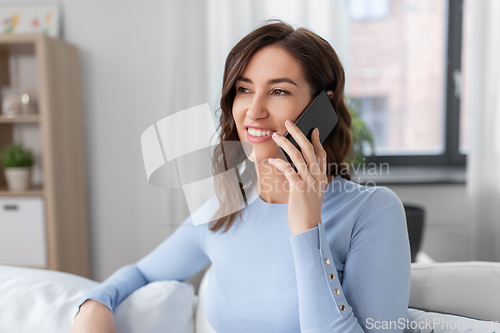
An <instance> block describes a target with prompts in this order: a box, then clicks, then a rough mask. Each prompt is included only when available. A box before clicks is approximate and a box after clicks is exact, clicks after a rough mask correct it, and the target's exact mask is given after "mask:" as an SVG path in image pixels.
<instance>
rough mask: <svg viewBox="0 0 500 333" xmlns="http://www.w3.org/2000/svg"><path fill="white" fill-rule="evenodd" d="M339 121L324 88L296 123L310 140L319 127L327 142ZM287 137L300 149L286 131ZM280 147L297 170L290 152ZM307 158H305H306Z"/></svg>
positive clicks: (320, 136)
mask: <svg viewBox="0 0 500 333" xmlns="http://www.w3.org/2000/svg"><path fill="white" fill-rule="evenodd" d="M338 122H339V119H338V117H337V112H335V109H334V108H333V105H332V103H331V102H330V99H329V98H328V94H327V93H326V90H323V91H322V92H320V93H319V95H318V96H316V98H314V99H313V100H312V102H311V103H310V104H309V105H308V106H307V107H306V108H305V109H304V111H302V113H301V114H300V115H299V117H298V118H297V120H296V121H295V125H296V126H297V127H298V128H299V129H300V130H301V131H302V133H304V135H305V136H306V137H307V139H308V140H309V141H311V142H312V140H311V135H312V132H313V130H314V129H315V128H316V127H317V128H318V129H319V138H320V141H321V143H323V142H325V140H326V138H327V137H328V136H329V135H330V133H331V132H332V131H333V130H334V129H335V127H336V126H337V124H338ZM283 136H284V137H285V138H287V139H288V140H290V142H291V143H292V144H293V145H294V146H295V147H296V148H297V149H298V150H299V151H300V152H302V151H301V149H300V146H299V144H298V143H297V142H296V141H295V140H294V138H293V137H292V135H291V134H290V133H288V132H286V133H285V134H284V135H283ZM278 148H279V150H280V152H281V155H282V156H283V158H284V159H285V160H286V161H288V163H290V165H291V166H292V168H293V169H294V170H295V172H297V168H296V167H295V165H294V164H293V162H292V159H291V158H290V156H288V154H287V153H286V152H285V151H284V150H283V149H282V148H281V147H280V146H279V145H278ZM304 160H305V159H304Z"/></svg>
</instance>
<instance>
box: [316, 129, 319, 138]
mask: <svg viewBox="0 0 500 333" xmlns="http://www.w3.org/2000/svg"><path fill="white" fill-rule="evenodd" d="M316 134H317V135H318V138H319V128H317V127H316Z"/></svg>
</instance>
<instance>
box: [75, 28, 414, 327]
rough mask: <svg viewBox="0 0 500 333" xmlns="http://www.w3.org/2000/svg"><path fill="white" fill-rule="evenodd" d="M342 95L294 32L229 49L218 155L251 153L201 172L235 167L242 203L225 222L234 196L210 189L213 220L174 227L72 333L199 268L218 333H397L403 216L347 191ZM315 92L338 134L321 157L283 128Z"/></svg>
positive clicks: (332, 56)
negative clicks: (240, 169)
mask: <svg viewBox="0 0 500 333" xmlns="http://www.w3.org/2000/svg"><path fill="white" fill-rule="evenodd" d="M344 82H345V78H344V71H343V68H342V65H341V63H340V61H339V59H338V57H337V55H336V53H335V51H334V50H333V48H332V47H331V46H330V45H329V44H328V42H326V41H325V40H324V39H322V38H321V37H319V36H317V35H316V34H314V33H312V32H311V31H309V30H307V29H302V28H301V29H297V30H294V29H293V28H292V27H291V26H289V25H287V24H285V23H283V22H281V21H270V22H266V24H264V25H262V26H261V27H259V28H257V29H256V30H254V31H252V32H251V33H250V34H248V35H247V36H246V37H244V38H243V39H242V40H241V41H240V42H239V43H238V44H237V45H235V46H234V48H233V49H232V50H231V52H230V53H229V55H228V58H227V60H226V66H225V70H224V81H223V91H222V99H221V111H222V114H221V117H220V128H221V134H220V141H221V142H222V143H224V142H228V141H235V140H240V141H241V142H244V143H247V144H250V145H251V147H252V148H253V151H252V153H251V154H250V156H248V159H247V156H246V155H245V153H243V151H242V150H241V149H240V150H238V149H231V148H230V147H229V146H228V148H227V149H226V150H225V151H222V150H219V151H216V153H215V154H214V158H213V167H214V172H215V174H219V173H220V171H222V170H224V166H227V163H229V164H231V163H234V165H239V164H240V163H242V162H244V163H245V171H244V173H243V175H242V178H243V179H251V180H250V181H249V182H248V183H247V184H244V187H245V186H246V188H245V191H243V192H246V193H250V196H249V199H250V198H253V199H254V200H249V201H250V202H249V204H248V206H247V207H245V208H244V209H242V210H239V211H238V212H237V213H238V214H237V213H232V214H226V213H225V212H234V211H235V210H231V206H233V207H234V205H238V203H237V202H238V200H237V199H236V198H237V197H239V195H241V193H242V192H241V191H240V188H239V187H235V186H230V185H231V184H229V183H228V180H227V179H226V180H225V179H221V178H217V177H215V179H216V183H215V187H216V189H217V200H218V201H219V203H221V204H220V206H219V211H218V216H219V217H218V218H216V219H214V217H215V216H216V215H217V214H216V215H214V216H212V222H211V223H209V224H208V225H207V224H205V225H201V226H196V227H194V226H193V222H192V220H191V217H188V218H187V219H186V220H185V221H184V222H183V225H182V226H190V227H180V228H178V229H177V230H176V231H175V232H174V233H173V234H172V235H171V236H170V237H169V238H168V239H167V240H165V241H164V242H163V243H162V244H160V245H159V246H158V247H157V248H156V249H155V250H154V251H152V252H151V253H150V254H148V255H147V256H146V257H144V258H143V259H141V260H140V261H138V262H137V263H135V264H131V265H127V266H125V267H122V268H121V269H120V270H118V271H117V272H115V273H114V274H113V275H112V276H111V277H109V278H108V279H107V280H106V281H104V282H103V283H102V284H101V285H99V286H98V287H96V288H95V289H93V290H91V291H89V292H87V293H86V294H85V295H83V296H82V297H80V298H79V300H78V309H79V313H78V314H77V316H76V317H75V322H74V326H73V331H74V332H84V331H86V329H87V330H88V331H92V332H99V329H100V330H102V331H106V329H108V330H113V328H114V326H113V317H112V311H113V309H114V308H115V307H116V306H117V305H118V304H119V303H120V302H121V301H122V300H123V299H124V298H125V297H127V296H128V295H129V294H130V293H132V292H133V291H134V290H136V289H138V288H140V287H142V286H144V285H145V284H147V283H149V282H152V281H157V280H178V281H185V280H187V279H188V278H190V277H191V276H193V275H195V274H196V273H197V272H199V271H200V270H201V269H203V268H204V267H205V266H206V265H207V264H209V263H211V264H212V269H211V270H210V283H209V285H208V287H207V292H206V295H205V299H206V301H205V309H206V313H207V318H208V320H209V322H210V324H211V325H212V327H213V328H214V329H215V330H216V331H217V332H219V333H223V332H306V331H307V332H342V333H346V332H376V331H377V332H380V331H384V332H402V331H403V327H402V326H401V324H402V323H404V322H405V320H406V312H407V307H408V298H409V286H410V284H409V279H410V249H409V242H408V234H407V229H406V222H405V215H404V210H403V206H402V204H401V201H400V200H399V199H398V197H397V196H396V195H395V194H394V193H393V192H392V191H390V190H389V189H387V188H386V187H365V186H361V185H359V184H356V183H354V182H351V181H350V176H349V170H348V166H347V165H346V164H345V163H344V162H345V159H346V157H347V155H348V153H349V150H350V146H351V141H350V136H349V127H350V125H351V118H350V115H349V112H348V109H347V107H346V104H345V98H344ZM323 90H326V91H327V93H328V96H329V97H330V100H331V103H332V105H333V106H334V108H335V110H336V112H337V115H338V118H339V123H338V125H337V127H336V128H335V130H334V131H333V132H332V133H331V134H330V135H329V136H328V138H327V139H326V141H325V142H324V143H323V145H322V144H321V143H320V141H319V138H318V136H317V133H313V134H316V135H312V142H310V141H309V140H308V139H307V138H306V137H305V136H304V134H302V132H301V131H300V130H298V128H297V127H296V126H295V125H294V124H293V122H294V121H295V120H296V119H297V117H298V116H299V115H300V113H301V112H302V111H303V110H304V109H305V108H306V107H307V105H308V104H309V103H310V102H311V101H312V100H313V98H314V97H315V96H317V95H318V94H319V92H321V91H323ZM287 120H288V121H289V122H287ZM287 131H288V132H289V133H291V135H292V136H293V137H294V139H295V140H296V141H297V142H298V143H299V145H300V147H301V150H302V153H303V156H304V157H302V155H301V154H300V152H299V151H298V150H297V149H296V148H295V147H294V146H293V145H292V144H291V143H290V142H289V141H288V140H287V139H286V138H284V137H283V134H284V133H286V132H287ZM243 145H244V144H243ZM278 145H279V146H280V147H282V148H283V150H285V151H286V152H287V154H288V155H290V156H291V157H292V159H293V162H294V164H295V166H296V167H297V172H295V171H294V170H293V168H292V167H291V166H290V164H288V163H287V162H285V161H284V160H283V159H282V158H281V153H280V151H279V149H278ZM223 147H224V145H223ZM233 147H234V146H233ZM332 166H334V167H333V168H332ZM248 175H254V176H256V177H247V176H248ZM255 180H256V181H255ZM233 185H234V184H233ZM236 185H239V184H236ZM200 209H201V210H203V209H204V207H202V208H200ZM175 254H177V255H175ZM110 295H116V296H114V297H113V296H110ZM78 309H76V310H78ZM110 310H111V311H110ZM75 312H76V311H75ZM381 327H383V330H379V328H381Z"/></svg>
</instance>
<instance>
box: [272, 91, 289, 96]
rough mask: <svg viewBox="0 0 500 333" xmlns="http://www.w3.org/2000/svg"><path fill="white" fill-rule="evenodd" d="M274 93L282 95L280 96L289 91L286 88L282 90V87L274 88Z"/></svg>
mask: <svg viewBox="0 0 500 333" xmlns="http://www.w3.org/2000/svg"><path fill="white" fill-rule="evenodd" d="M273 93H276V94H275V95H280V96H282V95H287V94H288V91H286V90H282V89H274V90H273Z"/></svg>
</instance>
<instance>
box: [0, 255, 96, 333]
mask: <svg viewBox="0 0 500 333" xmlns="http://www.w3.org/2000/svg"><path fill="white" fill-rule="evenodd" d="M97 284H98V283H97V282H95V281H91V280H88V279H85V278H83V277H80V276H77V275H73V274H67V273H62V272H54V271H48V270H42V269H34V268H21V267H11V266H2V265H0V331H1V332H16V333H24V332H26V333H28V332H29V333H32V332H54V333H58V332H66V333H67V332H69V331H70V330H71V326H72V325H73V309H74V306H75V305H76V299H77V298H78V297H79V296H80V295H82V294H83V293H84V292H85V291H86V290H88V289H90V288H92V287H94V286H96V285H97Z"/></svg>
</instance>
